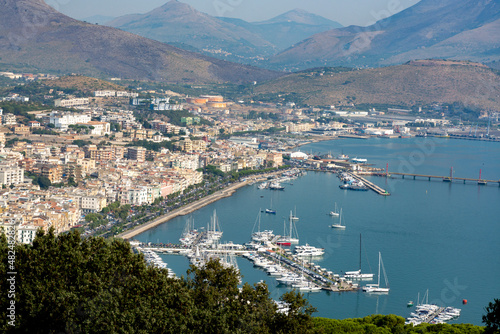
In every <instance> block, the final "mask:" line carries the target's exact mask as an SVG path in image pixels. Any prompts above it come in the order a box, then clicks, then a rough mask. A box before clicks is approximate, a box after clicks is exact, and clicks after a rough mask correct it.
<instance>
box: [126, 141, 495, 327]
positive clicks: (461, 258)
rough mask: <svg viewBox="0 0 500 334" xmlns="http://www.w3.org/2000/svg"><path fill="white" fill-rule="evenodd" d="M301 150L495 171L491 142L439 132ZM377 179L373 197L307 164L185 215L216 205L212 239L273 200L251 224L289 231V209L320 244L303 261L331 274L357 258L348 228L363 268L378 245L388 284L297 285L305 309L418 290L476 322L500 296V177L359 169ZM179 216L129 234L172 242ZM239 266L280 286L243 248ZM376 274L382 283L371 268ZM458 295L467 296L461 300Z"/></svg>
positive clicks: (403, 312) (242, 238)
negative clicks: (217, 229) (310, 289)
mask: <svg viewBox="0 0 500 334" xmlns="http://www.w3.org/2000/svg"><path fill="white" fill-rule="evenodd" d="M300 150H302V151H303V152H306V153H312V154H325V153H330V152H331V154H332V155H338V154H340V153H341V152H343V153H344V154H348V155H349V156H350V157H351V158H354V157H358V158H366V159H368V162H369V163H370V164H373V165H374V167H379V168H384V169H385V167H386V164H389V171H390V172H403V173H415V174H425V175H442V176H450V171H451V167H453V172H452V175H453V176H454V177H470V178H478V177H479V170H480V169H482V178H483V179H490V180H498V179H500V144H499V143H489V142H480V141H465V140H450V139H438V138H411V139H370V140H356V139H347V140H336V141H327V142H319V143H314V144H310V145H307V146H303V147H301V148H300ZM369 180H370V181H372V182H374V183H376V184H377V185H379V186H381V187H382V188H384V189H386V190H388V191H389V192H390V193H391V196H388V197H384V196H380V195H377V194H376V193H374V192H372V191H368V192H359V191H349V190H341V189H339V187H338V186H339V184H340V181H339V180H338V178H337V177H336V175H334V174H332V173H329V172H308V173H307V175H305V176H303V177H300V178H299V179H296V180H293V181H291V183H286V184H284V186H285V190H284V191H271V190H259V189H257V185H251V186H247V187H244V188H241V189H240V190H238V191H237V192H236V193H235V194H234V195H233V196H232V197H229V198H225V199H222V200H220V201H218V202H215V203H213V204H211V205H209V206H206V207H204V208H202V209H200V210H198V211H196V212H194V213H192V214H191V216H192V217H193V219H194V221H195V225H196V227H197V228H201V227H205V226H207V223H208V222H209V221H210V216H211V215H212V213H213V210H217V215H218V217H219V222H220V226H221V228H222V230H223V232H224V235H223V237H222V242H225V241H233V242H235V243H245V242H247V241H249V239H250V234H251V233H252V230H254V228H256V227H255V222H256V220H257V216H258V214H259V212H260V211H263V210H264V209H265V208H269V207H270V205H271V201H272V206H273V209H275V210H276V211H277V214H276V215H266V214H264V213H261V230H264V229H272V230H274V231H275V234H282V233H283V230H284V227H286V228H287V233H288V217H289V215H290V211H293V212H294V213H296V215H297V216H298V217H299V221H297V222H296V224H295V225H296V228H297V231H298V235H299V238H300V244H305V243H309V244H310V245H313V246H316V247H323V248H325V255H324V256H323V257H321V258H317V259H308V260H312V261H313V262H314V263H316V264H318V265H320V266H321V267H324V268H327V269H328V270H331V271H333V272H335V273H339V274H341V273H342V272H345V271H352V270H357V269H358V267H359V258H360V252H359V250H360V247H359V239H360V235H362V245H363V246H362V252H361V260H362V261H361V262H362V270H363V272H371V273H374V274H375V278H374V280H373V281H361V282H360V285H364V284H367V283H374V282H376V280H377V277H376V274H377V270H378V253H379V252H380V253H381V254H382V259H383V264H384V268H385V271H386V274H387V275H386V276H387V279H388V283H389V286H390V292H389V293H388V294H386V295H373V294H366V293H363V292H362V291H358V292H344V293H334V292H329V293H327V292H324V291H323V292H319V293H309V294H305V296H306V297H307V298H308V299H309V301H310V303H311V304H312V305H313V306H315V307H316V308H317V309H318V312H317V313H315V315H316V316H324V317H330V318H338V319H344V318H353V317H363V316H366V315H370V314H375V313H380V314H396V315H400V316H403V317H406V316H408V315H409V313H410V312H411V310H412V309H411V308H407V302H408V301H409V300H412V301H414V302H415V304H416V303H417V296H418V293H420V297H421V298H422V297H423V295H424V294H425V292H426V291H427V290H428V291H429V293H428V296H429V298H428V301H429V303H436V304H439V305H443V306H454V307H459V308H461V309H462V315H461V317H460V318H459V319H458V320H456V321H455V322H459V323H461V322H464V323H473V324H476V325H481V324H482V323H481V316H482V315H483V314H484V307H485V306H487V305H488V303H489V302H490V301H493V299H494V298H499V297H500V284H499V283H500V281H499V279H498V277H500V205H499V204H500V187H499V186H498V184H496V183H495V184H488V185H486V186H479V185H477V184H475V183H473V182H469V183H467V184H463V182H453V183H445V182H442V181H441V180H439V179H438V180H432V181H428V179H423V178H417V179H416V180H413V178H409V177H407V178H406V179H405V180H401V179H400V178H397V179H392V178H385V177H376V176H372V177H369ZM335 203H337V206H338V207H339V208H342V212H343V219H342V225H345V226H346V229H345V230H336V229H332V228H330V227H329V226H330V225H332V224H333V223H338V218H332V217H330V216H329V215H328V213H329V212H330V211H332V210H334V207H335ZM186 219H187V217H178V218H176V219H173V220H171V221H169V222H167V223H165V224H162V225H160V226H158V227H156V228H154V229H151V230H149V231H147V232H144V233H142V234H141V235H139V236H137V237H136V238H135V239H137V240H140V241H144V242H163V243H168V242H172V243H177V242H178V239H179V236H180V235H181V233H182V231H183V229H184V226H185V222H186ZM163 258H164V260H165V262H167V263H168V267H169V268H172V269H173V270H174V271H175V272H176V274H177V275H178V276H181V275H185V271H186V269H187V268H188V265H189V263H188V261H187V259H186V258H184V257H182V256H167V255H164V256H163ZM238 265H239V268H240V271H241V273H242V274H243V276H244V278H243V281H244V282H249V283H251V284H253V283H256V282H259V281H260V280H265V281H266V283H267V284H268V286H269V290H270V292H271V296H272V297H273V298H275V299H278V298H279V296H280V295H281V294H282V293H283V292H285V291H288V290H287V288H286V287H281V286H277V284H276V281H275V279H274V278H271V277H269V276H267V275H266V274H265V273H264V272H263V271H260V270H258V269H255V268H254V267H253V266H252V264H251V263H250V262H249V261H247V260H246V259H243V258H239V259H238ZM381 282H382V283H381V285H382V286H385V280H384V277H383V275H382V277H381ZM464 299H466V300H467V304H466V305H463V304H462V301H463V300H464Z"/></svg>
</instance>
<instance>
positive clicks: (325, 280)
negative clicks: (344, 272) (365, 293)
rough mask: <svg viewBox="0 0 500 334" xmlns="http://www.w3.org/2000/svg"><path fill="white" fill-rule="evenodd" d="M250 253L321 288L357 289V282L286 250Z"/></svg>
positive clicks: (337, 290) (336, 289)
mask: <svg viewBox="0 0 500 334" xmlns="http://www.w3.org/2000/svg"><path fill="white" fill-rule="evenodd" d="M250 253H257V254H258V255H260V256H261V257H264V258H266V259H267V260H270V261H272V262H273V263H274V264H276V265H278V264H279V265H280V266H282V267H284V268H286V269H287V270H288V271H289V272H290V273H295V274H298V275H303V276H304V277H305V278H306V279H307V280H308V281H310V282H312V283H314V284H315V285H317V286H318V287H320V288H321V289H322V290H326V291H334V292H344V291H357V290H358V289H359V286H358V284H354V283H352V282H350V281H347V280H345V279H343V278H340V277H339V275H335V274H334V273H333V272H332V271H328V270H327V269H325V268H321V267H320V266H318V265H315V264H314V263H311V262H308V261H304V260H300V259H298V258H296V257H295V256H293V255H291V254H289V253H286V252H284V253H283V254H279V253H278V252H273V251H269V250H267V251H265V252H262V251H258V252H250ZM299 261H301V262H299Z"/></svg>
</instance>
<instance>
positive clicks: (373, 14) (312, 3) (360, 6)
mask: <svg viewBox="0 0 500 334" xmlns="http://www.w3.org/2000/svg"><path fill="white" fill-rule="evenodd" d="M418 1H419V0H307V1H305V0H181V2H185V3H187V4H189V5H191V6H192V7H194V8H195V9H197V10H199V11H201V12H204V13H207V14H210V15H213V16H226V17H235V18H240V19H243V20H245V21H249V22H254V21H264V20H267V19H270V18H272V17H275V16H277V15H280V14H282V13H285V12H287V11H289V10H292V9H295V8H301V9H304V10H306V11H308V12H311V13H314V14H318V15H321V16H323V17H326V18H328V19H330V20H333V21H337V22H339V23H340V24H342V25H344V26H347V25H351V24H355V25H361V26H368V25H371V24H373V23H375V22H376V21H378V20H379V19H382V18H385V17H387V16H390V15H393V14H395V13H397V12H399V11H401V10H403V9H405V8H407V7H410V6H412V5H414V4H415V3H417V2H418ZM45 2H46V3H47V4H49V5H51V6H52V7H54V8H55V9H57V10H58V11H60V12H62V13H64V14H66V15H68V16H71V17H73V18H76V19H84V18H87V17H91V16H94V15H103V16H112V17H118V16H121V15H126V14H135V13H146V12H148V11H150V10H152V9H154V8H157V7H160V6H162V5H163V4H165V3H166V2H167V0H140V1H139V0H45Z"/></svg>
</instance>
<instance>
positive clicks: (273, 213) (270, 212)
mask: <svg viewBox="0 0 500 334" xmlns="http://www.w3.org/2000/svg"><path fill="white" fill-rule="evenodd" d="M266 213H269V214H271V215H275V214H276V210H273V198H272V197H271V208H270V209H266Z"/></svg>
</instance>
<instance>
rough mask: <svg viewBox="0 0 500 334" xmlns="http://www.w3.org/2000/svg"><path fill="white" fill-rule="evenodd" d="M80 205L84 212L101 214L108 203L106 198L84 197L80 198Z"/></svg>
mask: <svg viewBox="0 0 500 334" xmlns="http://www.w3.org/2000/svg"><path fill="white" fill-rule="evenodd" d="M79 205H80V209H82V211H83V212H100V211H101V210H102V209H103V208H104V207H105V206H106V205H107V201H106V197H104V196H82V197H80V198H79Z"/></svg>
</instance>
